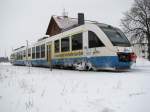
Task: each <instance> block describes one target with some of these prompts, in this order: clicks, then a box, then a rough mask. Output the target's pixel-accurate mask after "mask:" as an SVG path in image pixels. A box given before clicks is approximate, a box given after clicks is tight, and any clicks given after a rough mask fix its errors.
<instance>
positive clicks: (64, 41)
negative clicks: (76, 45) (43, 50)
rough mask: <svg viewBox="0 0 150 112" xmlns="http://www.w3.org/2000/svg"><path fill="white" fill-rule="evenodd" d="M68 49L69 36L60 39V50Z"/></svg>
mask: <svg viewBox="0 0 150 112" xmlns="http://www.w3.org/2000/svg"><path fill="white" fill-rule="evenodd" d="M66 51H69V37H65V38H63V39H61V52H66Z"/></svg>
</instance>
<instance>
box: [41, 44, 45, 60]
mask: <svg viewBox="0 0 150 112" xmlns="http://www.w3.org/2000/svg"><path fill="white" fill-rule="evenodd" d="M41 58H45V44H43V45H41Z"/></svg>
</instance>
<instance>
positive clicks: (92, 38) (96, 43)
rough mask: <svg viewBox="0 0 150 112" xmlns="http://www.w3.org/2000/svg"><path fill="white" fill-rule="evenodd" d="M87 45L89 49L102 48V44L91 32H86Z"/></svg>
mask: <svg viewBox="0 0 150 112" xmlns="http://www.w3.org/2000/svg"><path fill="white" fill-rule="evenodd" d="M88 44H89V48H94V47H104V44H103V43H102V42H101V40H100V39H99V38H98V37H97V35H96V34H95V33H94V32H92V31H88Z"/></svg>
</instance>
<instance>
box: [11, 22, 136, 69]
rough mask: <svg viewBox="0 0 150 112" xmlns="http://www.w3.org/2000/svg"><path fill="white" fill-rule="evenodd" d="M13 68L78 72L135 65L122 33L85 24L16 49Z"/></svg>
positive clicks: (101, 26) (105, 25) (101, 25)
mask: <svg viewBox="0 0 150 112" xmlns="http://www.w3.org/2000/svg"><path fill="white" fill-rule="evenodd" d="M11 60H12V63H13V64H14V65H26V63H27V62H28V63H29V62H30V65H32V66H41V67H49V65H52V66H53V67H58V68H74V69H77V70H91V69H93V70H100V69H111V70H122V69H130V68H131V65H132V64H133V63H134V62H135V61H136V56H135V54H134V52H133V51H132V49H131V44H130V42H129V40H128V39H127V37H126V36H125V35H124V34H123V32H122V31H121V30H120V29H118V28H116V27H113V26H110V25H107V24H102V23H85V24H83V25H80V26H77V27H75V28H72V29H70V30H68V31H65V32H62V33H60V34H57V35H54V36H51V37H48V38H44V39H43V40H40V41H37V42H35V43H34V44H32V45H29V46H23V47H21V48H18V49H15V50H14V51H13V53H12V54H11Z"/></svg>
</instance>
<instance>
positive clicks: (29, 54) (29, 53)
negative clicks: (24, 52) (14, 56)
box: [28, 48, 31, 57]
mask: <svg viewBox="0 0 150 112" xmlns="http://www.w3.org/2000/svg"><path fill="white" fill-rule="evenodd" d="M30 56H31V48H29V49H28V57H30Z"/></svg>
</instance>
